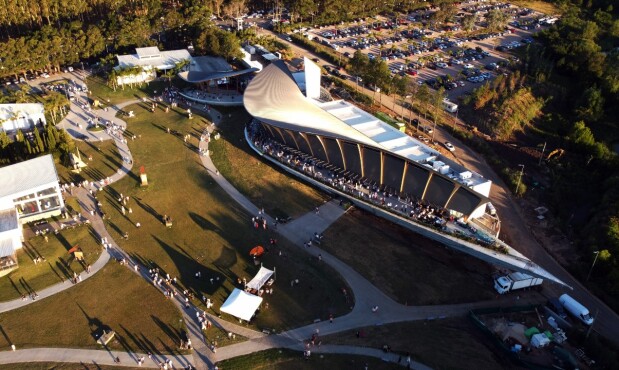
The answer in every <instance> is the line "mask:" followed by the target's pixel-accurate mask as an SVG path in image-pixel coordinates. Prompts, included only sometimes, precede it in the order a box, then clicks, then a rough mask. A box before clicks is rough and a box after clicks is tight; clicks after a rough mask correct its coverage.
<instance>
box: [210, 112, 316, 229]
mask: <svg viewBox="0 0 619 370" xmlns="http://www.w3.org/2000/svg"><path fill="white" fill-rule="evenodd" d="M243 112H245V111H244V110H243ZM249 120H250V117H249V116H247V114H246V113H245V114H244V115H242V116H239V119H238V120H237V122H234V124H227V125H220V126H219V129H220V131H219V132H220V133H221V139H220V140H213V141H211V143H210V145H209V149H210V150H211V151H212V154H211V158H212V159H213V163H214V164H215V166H216V167H217V169H218V170H219V171H220V172H221V174H222V175H223V176H224V177H225V178H226V179H227V180H228V181H230V183H232V184H233V185H234V186H235V187H236V188H237V189H238V190H239V191H240V192H241V193H242V194H243V195H245V196H247V197H248V198H249V199H251V200H252V202H253V203H254V204H256V205H258V206H261V207H264V209H265V211H266V212H267V214H269V215H273V216H274V217H287V216H290V217H298V216H301V215H303V214H304V213H306V212H308V211H310V210H312V209H314V208H315V207H317V206H319V205H321V204H322V203H323V202H324V201H325V200H326V199H327V196H326V195H325V194H324V193H321V192H320V191H318V190H316V189H314V188H312V187H311V186H309V185H306V184H304V183H302V182H300V181H298V180H297V179H295V178H293V177H291V176H290V175H287V174H285V173H284V172H283V171H281V170H279V169H276V168H274V167H273V166H271V165H270V164H268V163H267V162H266V161H264V160H263V159H262V158H260V156H258V155H257V154H256V153H255V152H254V151H253V150H252V149H251V148H250V147H249V145H248V144H247V142H246V141H245V136H244V134H243V129H244V127H245V123H247V122H248V121H249Z"/></svg>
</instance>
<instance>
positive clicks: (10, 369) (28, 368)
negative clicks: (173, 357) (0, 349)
mask: <svg viewBox="0 0 619 370" xmlns="http://www.w3.org/2000/svg"><path fill="white" fill-rule="evenodd" d="M75 369H79V370H138V369H141V367H125V366H122V367H121V366H107V365H99V364H87V363H80V364H74V363H55V362H27V363H21V364H8V365H0V370H75Z"/></svg>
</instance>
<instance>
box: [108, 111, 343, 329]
mask: <svg viewBox="0 0 619 370" xmlns="http://www.w3.org/2000/svg"><path fill="white" fill-rule="evenodd" d="M128 109H130V110H133V111H134V112H135V114H136V117H133V118H129V119H128V120H127V122H128V129H127V134H128V135H138V136H139V135H141V138H140V139H137V140H135V141H129V147H130V149H131V151H132V154H133V158H134V167H133V170H132V172H131V173H130V174H129V175H128V176H126V177H125V178H124V179H122V180H120V181H119V182H118V183H115V184H113V185H112V186H109V187H106V189H105V190H104V191H103V192H99V194H98V198H99V200H100V201H101V202H102V203H103V211H104V212H105V213H106V225H107V228H108V230H109V231H110V233H111V236H112V237H113V238H114V239H115V240H116V241H117V242H118V243H119V245H120V246H121V247H122V248H123V249H124V250H125V251H127V252H128V253H129V254H131V255H132V256H133V258H135V259H136V260H138V261H139V262H141V263H143V264H144V265H146V266H148V267H158V268H160V270H161V273H162V274H170V276H171V277H176V278H177V279H178V280H179V282H180V284H181V286H182V289H188V290H190V291H192V292H193V293H194V295H195V297H196V298H197V300H196V302H197V301H198V300H200V299H201V298H202V296H203V295H204V296H206V297H208V298H210V299H211V300H212V301H213V302H214V304H215V306H214V311H213V312H214V313H218V310H219V307H220V306H221V304H222V303H223V302H224V301H225V299H226V298H227V297H228V296H229V294H230V293H231V292H232V290H233V288H235V287H240V286H241V285H239V284H238V283H237V279H239V278H241V279H242V278H246V279H247V281H249V280H251V278H252V277H253V276H254V275H255V273H256V272H257V271H258V269H259V265H255V264H254V263H253V261H252V259H251V258H250V256H249V251H250V249H251V248H253V247H254V246H256V245H263V246H267V247H268V246H269V239H270V238H278V237H277V235H276V234H275V233H273V232H271V230H266V231H265V230H262V229H260V230H255V229H254V228H253V227H252V224H251V217H252V215H249V214H247V213H246V212H245V211H244V210H243V209H242V208H241V207H240V206H238V205H237V203H236V202H234V201H233V200H232V199H230V198H229V197H228V195H227V194H226V193H225V192H224V191H223V190H222V189H221V188H220V187H219V186H218V185H217V184H216V183H215V182H214V181H213V179H212V178H211V177H210V175H209V174H208V172H207V171H206V170H205V169H204V167H203V165H202V163H201V161H200V157H199V156H198V154H197V148H196V145H198V143H199V136H200V134H201V133H202V132H203V129H204V127H205V125H206V124H208V122H207V121H206V120H205V119H204V118H201V117H199V116H197V115H196V116H194V119H192V120H189V119H188V118H187V115H186V113H185V110H170V112H169V113H165V112H163V111H157V112H156V113H151V112H150V111H148V109H145V107H142V106H140V105H135V106H131V107H129V108H128ZM234 123H235V122H231V121H227V122H225V123H224V124H225V125H229V124H234ZM239 124H240V123H239ZM167 128H170V130H171V132H172V133H170V134H168V133H167ZM174 132H177V134H174ZM187 134H190V135H191V138H190V140H188V142H186V143H185V142H184V139H183V138H184V136H185V135H187ZM142 166H144V169H145V173H146V174H147V176H148V183H149V185H148V187H140V186H139V171H140V168H141V167H142ZM120 194H122V196H123V197H127V196H129V197H130V200H129V202H128V203H127V204H126V205H121V204H120V203H119V201H118V199H119V198H120ZM122 206H124V207H125V209H126V210H127V213H126V215H122V213H121V207H122ZM129 209H131V213H129ZM164 215H167V216H169V217H171V218H172V221H173V226H172V227H171V228H167V227H166V226H165V225H164V223H163V221H162V220H163V216H164ZM138 222H139V223H140V224H141V227H140V228H137V227H136V223H138ZM125 233H128V236H129V238H128V240H124V239H123V236H124V234H125ZM280 249H281V250H282V252H283V255H282V256H280V255H279V250H280ZM308 259H309V258H308V256H307V255H305V254H304V253H303V252H302V251H301V250H299V249H298V248H296V247H294V246H291V245H290V244H288V243H287V242H286V241H284V240H280V241H279V243H278V247H277V248H274V250H272V251H271V252H270V253H268V254H267V255H266V256H265V257H264V258H263V259H262V262H263V263H264V265H265V267H268V268H274V267H275V268H276V269H277V275H276V276H277V282H276V283H275V284H274V286H273V288H274V291H275V293H274V294H272V295H265V296H264V297H263V298H264V299H265V301H264V303H263V308H262V310H261V312H260V313H259V315H258V316H257V318H256V319H255V320H253V321H252V325H253V327H255V328H269V329H273V328H275V329H281V330H284V329H290V328H293V327H297V326H299V325H302V324H307V323H310V322H312V321H313V320H314V319H316V318H326V317H328V315H329V314H330V313H332V314H334V315H336V316H337V315H340V314H343V313H345V312H347V311H348V310H349V307H347V306H346V305H345V301H344V299H343V298H342V296H341V288H342V287H344V283H343V281H342V280H341V279H340V277H339V275H338V274H337V273H335V272H334V271H333V270H331V269H329V268H328V267H327V266H324V264H319V263H317V261H309V262H308ZM197 272H200V274H201V278H196V276H195V275H196V273H197ZM292 279H299V280H300V284H299V285H298V286H295V287H294V288H292V287H290V281H291V280H292ZM267 306H268V307H267ZM224 318H226V319H229V320H233V321H236V319H234V318H232V317H231V316H228V315H226V314H224Z"/></svg>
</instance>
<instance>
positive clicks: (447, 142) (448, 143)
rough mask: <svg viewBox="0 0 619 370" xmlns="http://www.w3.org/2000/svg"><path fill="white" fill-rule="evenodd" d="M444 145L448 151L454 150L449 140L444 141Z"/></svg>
mask: <svg viewBox="0 0 619 370" xmlns="http://www.w3.org/2000/svg"><path fill="white" fill-rule="evenodd" d="M444 145H445V148H447V150H449V151H450V152H454V151H456V148H455V147H454V146H453V144H452V143H450V142H449V141H446V142H445V143H444Z"/></svg>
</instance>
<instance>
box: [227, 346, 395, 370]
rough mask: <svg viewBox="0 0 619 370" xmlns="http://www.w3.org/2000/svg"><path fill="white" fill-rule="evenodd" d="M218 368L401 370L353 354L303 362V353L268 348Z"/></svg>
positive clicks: (373, 358)
mask: <svg viewBox="0 0 619 370" xmlns="http://www.w3.org/2000/svg"><path fill="white" fill-rule="evenodd" d="M217 366H218V367H219V368H220V369H225V370H246V369H252V370H253V369H280V370H284V369H290V370H310V369H338V370H347V369H350V370H352V369H364V368H366V366H367V368H368V369H402V367H401V366H398V365H396V364H390V363H386V362H383V361H382V360H381V359H378V358H375V357H366V356H356V355H339V354H338V355H333V354H327V355H323V354H317V353H314V354H312V355H311V356H310V359H309V360H304V359H303V353H301V352H298V351H292V350H289V349H270V350H267V351H261V352H256V353H252V354H250V355H245V356H239V357H235V358H231V359H229V360H225V361H220V362H218V363H217Z"/></svg>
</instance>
